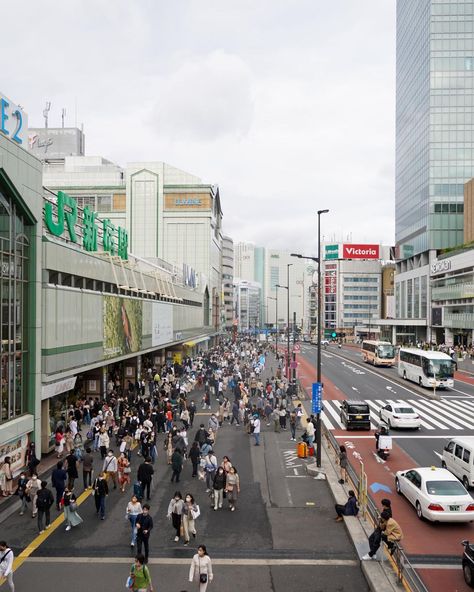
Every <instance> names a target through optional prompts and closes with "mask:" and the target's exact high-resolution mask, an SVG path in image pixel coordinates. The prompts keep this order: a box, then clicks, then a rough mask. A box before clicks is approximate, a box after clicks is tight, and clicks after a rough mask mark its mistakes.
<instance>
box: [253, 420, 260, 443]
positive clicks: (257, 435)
mask: <svg viewBox="0 0 474 592" xmlns="http://www.w3.org/2000/svg"><path fill="white" fill-rule="evenodd" d="M252 426H253V435H254V437H255V446H260V418H259V417H258V413H254V416H253V421H252Z"/></svg>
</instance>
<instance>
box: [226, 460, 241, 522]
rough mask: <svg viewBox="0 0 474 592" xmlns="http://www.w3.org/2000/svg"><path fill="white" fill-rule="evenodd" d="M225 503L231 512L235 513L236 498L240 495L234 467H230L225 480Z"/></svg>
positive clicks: (238, 479)
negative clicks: (227, 503) (226, 502)
mask: <svg viewBox="0 0 474 592" xmlns="http://www.w3.org/2000/svg"><path fill="white" fill-rule="evenodd" d="M226 493H227V501H228V502H229V508H230V511H231V512H235V506H236V505H237V497H238V495H239V493H240V478H239V475H238V473H237V469H236V468H235V467H233V466H232V467H230V469H229V472H228V473H227V479H226Z"/></svg>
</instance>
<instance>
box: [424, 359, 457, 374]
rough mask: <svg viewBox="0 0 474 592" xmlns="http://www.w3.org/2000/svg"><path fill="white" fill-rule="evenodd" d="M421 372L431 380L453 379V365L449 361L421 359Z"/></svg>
mask: <svg viewBox="0 0 474 592" xmlns="http://www.w3.org/2000/svg"><path fill="white" fill-rule="evenodd" d="M423 372H424V373H425V375H426V376H429V377H431V378H453V376H454V365H453V362H451V360H427V359H426V358H424V359H423Z"/></svg>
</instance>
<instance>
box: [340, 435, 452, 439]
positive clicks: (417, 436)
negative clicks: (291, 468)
mask: <svg viewBox="0 0 474 592" xmlns="http://www.w3.org/2000/svg"><path fill="white" fill-rule="evenodd" d="M334 437H335V438H337V439H338V440H342V438H347V436H344V435H342V436H337V435H336V434H334ZM458 437H459V434H457V435H454V436H448V434H446V436H424V435H421V434H410V435H409V436H408V435H407V436H391V438H392V440H405V439H408V438H409V439H410V440H417V439H423V438H424V439H427V440H429V439H431V440H450V439H451V438H458ZM351 438H352V439H353V440H369V439H370V440H373V439H374V436H373V435H372V436H351Z"/></svg>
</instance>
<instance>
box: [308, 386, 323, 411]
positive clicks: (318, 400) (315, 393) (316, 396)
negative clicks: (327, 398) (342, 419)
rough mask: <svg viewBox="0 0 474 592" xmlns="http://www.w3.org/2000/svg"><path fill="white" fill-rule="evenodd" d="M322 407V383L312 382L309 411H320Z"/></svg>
mask: <svg viewBox="0 0 474 592" xmlns="http://www.w3.org/2000/svg"><path fill="white" fill-rule="evenodd" d="M322 408H323V385H322V384H321V383H320V382H313V385H312V392H311V413H314V414H318V413H321V411H322Z"/></svg>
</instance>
